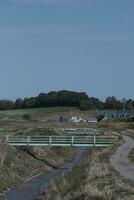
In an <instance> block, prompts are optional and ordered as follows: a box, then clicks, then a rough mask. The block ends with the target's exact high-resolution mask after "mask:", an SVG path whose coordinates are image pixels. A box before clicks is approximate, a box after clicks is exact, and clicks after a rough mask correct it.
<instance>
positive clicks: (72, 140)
mask: <svg viewBox="0 0 134 200" xmlns="http://www.w3.org/2000/svg"><path fill="white" fill-rule="evenodd" d="M71 144H72V146H73V144H74V136H72V138H71Z"/></svg>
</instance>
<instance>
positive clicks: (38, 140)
mask: <svg viewBox="0 0 134 200" xmlns="http://www.w3.org/2000/svg"><path fill="white" fill-rule="evenodd" d="M117 140H118V137H117V136H6V137H5V142H6V143H8V144H9V145H12V146H50V147H51V146H87V147H93V146H95V147H105V146H110V145H111V144H113V143H115V142H116V141H117Z"/></svg>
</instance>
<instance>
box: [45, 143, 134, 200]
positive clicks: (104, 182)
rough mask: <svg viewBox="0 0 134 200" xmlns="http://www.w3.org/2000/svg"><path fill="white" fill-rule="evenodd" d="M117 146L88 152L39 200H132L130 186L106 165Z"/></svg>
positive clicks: (132, 195)
mask: <svg viewBox="0 0 134 200" xmlns="http://www.w3.org/2000/svg"><path fill="white" fill-rule="evenodd" d="M121 143H122V141H119V142H118V143H117V144H115V145H113V146H111V147H110V148H103V149H97V148H96V149H94V150H93V149H92V150H91V149H89V150H88V152H87V155H86V156H85V158H84V159H83V160H82V161H81V162H80V164H79V165H78V166H76V167H75V168H74V169H73V170H72V171H71V172H69V173H68V174H63V176H62V177H60V178H58V179H57V180H56V181H55V182H52V183H51V185H50V187H49V188H48V190H47V191H45V192H44V196H42V198H41V200H54V199H58V200H88V199H90V200H107V199H109V200H126V199H127V200H132V199H134V183H132V182H130V181H128V180H127V179H124V178H122V177H120V176H119V174H118V173H117V172H116V171H114V170H113V168H112V167H111V165H110V162H109V160H110V156H111V155H112V154H113V153H114V152H115V150H116V149H117V147H118V146H119V145H120V144H121Z"/></svg>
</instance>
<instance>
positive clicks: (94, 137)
mask: <svg viewBox="0 0 134 200" xmlns="http://www.w3.org/2000/svg"><path fill="white" fill-rule="evenodd" d="M94 146H96V137H95V136H94Z"/></svg>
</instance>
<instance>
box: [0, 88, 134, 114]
mask: <svg viewBox="0 0 134 200" xmlns="http://www.w3.org/2000/svg"><path fill="white" fill-rule="evenodd" d="M67 106H71V107H78V108H80V109H82V110H88V109H122V108H124V107H125V108H127V109H132V108H134V101H133V100H131V99H129V100H125V99H124V100H123V101H120V100H117V99H116V97H114V96H111V97H107V98H106V100H105V101H104V102H102V101H101V100H99V99H98V98H94V97H89V96H88V95H87V94H86V93H85V92H74V91H67V90H62V91H58V92H55V91H52V92H49V93H40V94H39V95H38V96H36V97H30V98H24V99H20V98H18V99H16V101H11V100H7V99H4V100H0V110H8V109H23V108H39V107H67Z"/></svg>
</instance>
